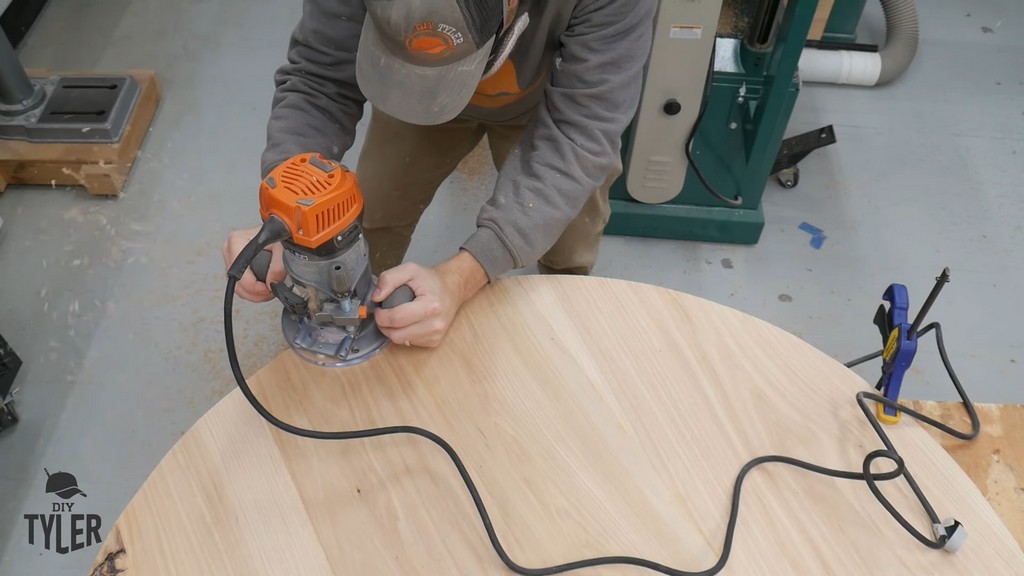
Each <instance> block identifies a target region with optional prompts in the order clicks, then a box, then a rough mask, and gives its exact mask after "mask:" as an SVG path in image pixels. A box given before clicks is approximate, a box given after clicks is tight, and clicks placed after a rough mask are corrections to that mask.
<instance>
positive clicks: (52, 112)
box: [0, 31, 139, 143]
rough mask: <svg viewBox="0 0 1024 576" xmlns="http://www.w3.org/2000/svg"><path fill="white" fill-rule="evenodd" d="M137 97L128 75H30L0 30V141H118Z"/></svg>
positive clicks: (136, 83)
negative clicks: (45, 76)
mask: <svg viewBox="0 0 1024 576" xmlns="http://www.w3.org/2000/svg"><path fill="white" fill-rule="evenodd" d="M138 96H139V84H138V82H136V81H135V79H134V78H132V77H131V76H127V75H126V76H74V77H62V76H51V77H48V78H30V77H29V75H28V74H27V73H26V72H25V69H24V68H23V67H22V66H21V63H20V62H19V61H18V56H17V54H15V52H14V47H13V46H11V43H10V42H9V41H8V39H7V35H6V34H4V33H3V32H2V31H0V139H7V140H24V141H28V142H105V143H109V142H117V141H118V140H120V139H121V136H122V135H123V134H124V130H125V126H127V124H128V119H129V118H130V117H131V113H132V110H133V108H134V106H135V103H136V101H137V100H138Z"/></svg>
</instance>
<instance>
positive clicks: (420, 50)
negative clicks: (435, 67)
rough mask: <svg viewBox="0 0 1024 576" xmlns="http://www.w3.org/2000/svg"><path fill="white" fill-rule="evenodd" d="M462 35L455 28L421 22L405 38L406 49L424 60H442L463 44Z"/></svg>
mask: <svg viewBox="0 0 1024 576" xmlns="http://www.w3.org/2000/svg"><path fill="white" fill-rule="evenodd" d="M462 42H463V37H462V33H460V32H459V31H458V30H456V29H455V28H454V27H453V26H449V25H447V24H438V23H436V22H420V23H419V24H417V25H416V26H414V27H413V31H412V32H411V33H410V34H409V35H408V36H406V38H405V47H406V49H408V50H409V52H411V53H412V54H413V55H414V56H416V57H417V58H420V59H422V60H441V59H443V58H445V57H446V56H448V55H449V54H451V52H452V50H454V49H455V47H456V46H458V45H459V44H462Z"/></svg>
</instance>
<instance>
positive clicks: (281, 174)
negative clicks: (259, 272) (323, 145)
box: [260, 153, 363, 250]
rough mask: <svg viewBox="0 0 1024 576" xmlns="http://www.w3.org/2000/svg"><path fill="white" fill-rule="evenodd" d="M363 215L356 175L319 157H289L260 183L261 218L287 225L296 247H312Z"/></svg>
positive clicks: (334, 235)
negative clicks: (275, 218) (279, 220)
mask: <svg viewBox="0 0 1024 576" xmlns="http://www.w3.org/2000/svg"><path fill="white" fill-rule="evenodd" d="M362 212H363V195H362V192H360V190H359V185H358V183H357V181H356V176H355V173H353V172H351V171H349V170H347V169H346V168H345V167H344V166H342V165H341V164H339V163H337V162H335V161H333V160H328V159H326V158H324V157H323V156H321V155H320V154H318V153H306V154H298V155H295V156H292V157H291V158H289V159H288V160H285V161H284V162H282V163H281V164H279V165H278V166H277V167H276V168H274V169H273V170H272V171H271V172H270V174H268V175H267V177H266V178H264V179H263V182H262V184H261V185H260V216H261V217H262V218H263V220H264V221H266V220H267V219H268V218H270V216H271V215H273V216H277V217H278V218H280V219H281V220H284V221H285V223H287V224H288V228H289V229H290V230H291V232H292V238H291V241H292V242H294V243H295V244H297V245H299V246H302V247H305V248H309V249H311V250H313V249H316V248H318V247H320V246H322V245H324V244H326V243H328V242H330V241H331V240H332V239H333V238H335V237H336V236H338V235H339V234H341V233H342V232H343V231H345V230H346V229H347V228H348V227H349V226H351V225H352V224H353V223H355V222H356V220H358V219H359V216H360V214H362Z"/></svg>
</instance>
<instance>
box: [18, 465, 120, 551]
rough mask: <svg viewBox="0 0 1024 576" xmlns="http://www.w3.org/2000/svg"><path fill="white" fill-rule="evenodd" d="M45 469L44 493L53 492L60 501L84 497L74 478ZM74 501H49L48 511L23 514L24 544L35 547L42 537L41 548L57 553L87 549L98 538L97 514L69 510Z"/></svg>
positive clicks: (71, 475)
mask: <svg viewBox="0 0 1024 576" xmlns="http://www.w3.org/2000/svg"><path fill="white" fill-rule="evenodd" d="M43 472H46V493H47V494H53V495H55V496H57V497H59V498H60V499H62V500H71V499H72V498H75V497H79V498H86V497H87V496H86V494H85V492H83V491H82V489H81V488H79V487H78V479H76V478H75V476H74V474H71V473H68V472H56V473H54V474H50V471H49V470H47V469H46V468H43ZM75 504H77V502H70V501H69V502H53V506H52V508H51V513H50V514H25V520H27V521H28V543H29V546H35V545H36V543H37V542H38V541H39V540H40V538H39V536H40V535H41V536H42V539H41V540H42V544H43V548H45V549H46V550H50V551H52V552H56V553H58V554H67V553H68V552H75V551H77V550H82V549H83V548H88V547H89V546H92V545H93V544H98V543H99V542H102V540H100V525H101V524H102V522H101V520H100V517H99V515H98V514H81V513H72V508H74V506H75Z"/></svg>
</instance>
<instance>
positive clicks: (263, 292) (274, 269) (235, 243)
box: [221, 227, 287, 302]
mask: <svg viewBox="0 0 1024 576" xmlns="http://www.w3.org/2000/svg"><path fill="white" fill-rule="evenodd" d="M259 231H260V229H259V228H258V227H257V228H249V229H247V230H235V231H234V232H232V233H231V235H230V236H228V240H227V242H225V243H224V246H223V247H222V248H221V253H222V254H223V255H224V270H227V269H228V268H230V267H231V264H233V263H234V261H235V258H237V257H238V253H239V252H241V251H242V248H245V245H246V244H248V243H249V241H250V240H252V239H253V238H254V237H255V236H256V234H257V233H258V232H259ZM267 250H270V254H271V257H270V270H269V271H268V272H267V281H266V282H260V281H259V280H257V279H256V276H255V275H254V274H253V273H252V270H250V269H248V268H246V269H245V274H243V275H242V279H241V280H240V281H239V282H238V283H237V284H235V294H237V295H238V296H240V297H242V298H245V299H246V300H249V301H251V302H269V301H270V300H273V299H274V294H273V292H271V291H270V284H271V283H273V282H282V281H284V278H285V276H286V275H287V274H286V272H285V269H284V248H282V247H281V243H280V242H277V243H274V244H271V245H270V246H267Z"/></svg>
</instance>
